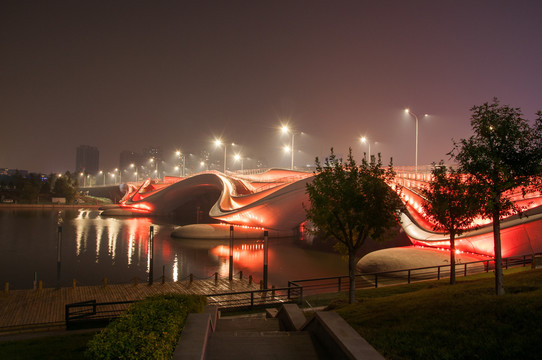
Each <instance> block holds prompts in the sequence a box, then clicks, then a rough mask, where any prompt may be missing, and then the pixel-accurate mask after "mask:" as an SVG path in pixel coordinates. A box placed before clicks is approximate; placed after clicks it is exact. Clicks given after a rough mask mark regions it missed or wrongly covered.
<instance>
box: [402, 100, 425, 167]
mask: <svg viewBox="0 0 542 360" xmlns="http://www.w3.org/2000/svg"><path fill="white" fill-rule="evenodd" d="M405 113H407V114H409V115H410V116H412V117H413V118H414V119H415V120H416V172H418V115H416V114H415V113H413V112H412V111H410V109H408V108H407V109H405ZM426 116H429V115H427V114H425V115H424V117H426Z"/></svg>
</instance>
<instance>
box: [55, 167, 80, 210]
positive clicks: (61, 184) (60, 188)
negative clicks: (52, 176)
mask: <svg viewBox="0 0 542 360" xmlns="http://www.w3.org/2000/svg"><path fill="white" fill-rule="evenodd" d="M76 193H77V190H76V181H75V180H74V179H73V178H72V177H71V174H70V173H69V172H66V174H64V175H63V176H60V177H58V178H57V179H56V181H55V185H54V187H53V196H57V197H65V198H66V202H67V203H69V204H71V203H73V202H74V201H75V195H76Z"/></svg>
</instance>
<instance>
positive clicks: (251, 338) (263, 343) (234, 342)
mask: <svg viewBox="0 0 542 360" xmlns="http://www.w3.org/2000/svg"><path fill="white" fill-rule="evenodd" d="M205 358H206V359H207V360H215V359H216V360H227V359H252V360H258V359H278V360H300V359H307V360H311V359H320V358H319V356H318V354H317V352H316V350H315V347H314V344H313V342H312V339H311V336H310V334H309V333H307V332H297V331H296V332H288V331H246V330H244V331H243V330H241V331H232V332H215V333H213V334H212V335H211V336H210V338H209V340H208V343H207V352H206V356H205Z"/></svg>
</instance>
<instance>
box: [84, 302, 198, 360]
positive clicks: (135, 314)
mask: <svg viewBox="0 0 542 360" xmlns="http://www.w3.org/2000/svg"><path fill="white" fill-rule="evenodd" d="M206 301H207V299H206V298H205V297H203V296H199V295H177V294H166V295H158V296H152V297H149V298H147V299H145V300H143V301H140V302H137V303H135V304H134V305H132V306H131V307H130V309H129V310H128V311H127V312H126V313H124V314H123V315H122V316H121V317H120V318H118V319H117V320H115V321H113V322H112V323H111V324H109V326H108V327H106V328H105V329H104V330H102V331H101V332H100V333H98V334H97V335H96V336H95V337H94V338H93V339H92V340H91V341H90V342H89V343H88V349H87V352H86V356H87V357H88V358H90V359H171V356H172V354H173V351H174V350H175V346H176V345H177V343H178V341H179V337H180V335H181V331H182V329H183V326H184V323H185V321H186V317H187V316H188V314H189V313H192V312H202V311H203V307H204V306H205V304H206Z"/></svg>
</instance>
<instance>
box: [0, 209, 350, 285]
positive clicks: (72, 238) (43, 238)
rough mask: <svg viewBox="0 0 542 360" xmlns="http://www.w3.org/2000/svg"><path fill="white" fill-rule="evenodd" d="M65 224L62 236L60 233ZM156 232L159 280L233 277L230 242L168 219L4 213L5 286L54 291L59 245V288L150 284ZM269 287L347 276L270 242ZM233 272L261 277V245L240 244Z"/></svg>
mask: <svg viewBox="0 0 542 360" xmlns="http://www.w3.org/2000/svg"><path fill="white" fill-rule="evenodd" d="M59 218H60V219H61V220H60V221H61V222H60V224H61V225H60V226H61V234H60V235H59ZM151 226H152V227H153V236H154V240H153V242H154V251H153V269H154V276H153V278H154V279H155V281H160V279H161V276H162V274H164V276H165V278H166V280H167V281H179V280H185V279H187V278H188V277H189V275H190V274H193V275H194V278H195V279H202V278H208V277H212V276H213V274H214V273H215V272H218V274H219V276H221V277H225V278H227V277H228V274H229V240H191V239H176V238H172V237H171V236H170V234H171V232H172V231H173V230H174V229H175V227H176V226H175V225H172V224H168V223H167V222H165V221H164V220H163V219H153V218H142V217H137V218H110V217H102V216H101V215H100V212H99V211H98V210H96V209H68V210H61V211H59V210H57V209H6V208H4V209H0V281H1V282H2V284H3V283H5V282H9V286H10V289H31V288H33V286H34V279H35V276H36V274H37V280H41V281H43V286H44V287H56V286H57V282H58V272H57V256H58V243H59V239H60V240H61V241H60V242H61V246H60V253H61V257H60V259H61V262H60V264H61V265H60V284H61V286H72V281H73V279H76V281H77V283H78V284H79V285H98V284H101V283H102V281H103V279H104V278H107V281H108V283H110V284H113V283H129V282H133V281H134V278H137V279H138V281H139V282H145V281H148V277H149V269H150V257H149V253H150V252H149V233H150V228H151ZM268 258H269V260H268V263H269V264H268V269H269V285H275V286H277V287H282V286H286V285H287V282H288V280H297V279H304V278H312V277H323V276H335V275H344V274H347V273H348V272H347V264H346V262H345V261H344V260H342V259H341V257H340V256H339V255H338V254H335V253H329V252H324V251H319V250H314V249H312V248H311V247H310V246H309V245H307V244H304V243H303V241H299V240H295V239H291V238H286V239H269V257H268ZM233 259H234V261H233V264H234V274H236V275H237V274H238V273H239V272H240V271H242V272H243V276H245V277H248V276H249V275H253V277H254V279H255V281H259V280H261V279H262V273H263V242H262V241H257V240H235V241H234V253H233Z"/></svg>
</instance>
